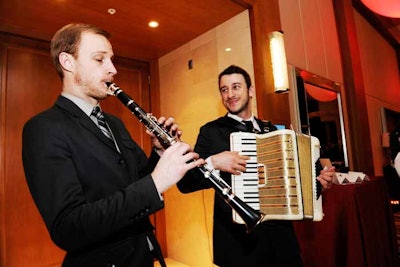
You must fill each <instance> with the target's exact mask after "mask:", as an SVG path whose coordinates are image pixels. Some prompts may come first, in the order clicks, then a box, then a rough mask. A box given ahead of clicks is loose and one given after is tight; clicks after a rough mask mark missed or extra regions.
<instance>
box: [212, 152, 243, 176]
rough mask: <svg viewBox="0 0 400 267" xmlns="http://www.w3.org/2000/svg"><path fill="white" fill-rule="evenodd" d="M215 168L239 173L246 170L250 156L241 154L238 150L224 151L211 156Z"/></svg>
mask: <svg viewBox="0 0 400 267" xmlns="http://www.w3.org/2000/svg"><path fill="white" fill-rule="evenodd" d="M210 158H211V163H212V165H213V167H214V169H217V170H220V171H224V172H229V173H231V174H235V175H239V174H241V173H242V172H244V171H246V162H247V161H248V160H249V159H250V157H249V156H244V155H240V154H239V152H237V151H224V152H221V153H218V154H215V155H213V156H211V157H210Z"/></svg>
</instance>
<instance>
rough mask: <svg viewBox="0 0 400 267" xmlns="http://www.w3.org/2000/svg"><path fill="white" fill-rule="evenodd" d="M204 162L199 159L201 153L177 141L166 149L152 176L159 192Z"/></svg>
mask: <svg viewBox="0 0 400 267" xmlns="http://www.w3.org/2000/svg"><path fill="white" fill-rule="evenodd" d="M203 164H205V161H204V160H203V159H199V154H197V153H195V152H193V151H191V149H190V146H189V145H188V144H186V143H183V142H176V143H175V144H173V145H171V146H170V147H168V148H167V149H165V151H164V153H163V155H162V156H161V157H160V160H159V161H158V163H157V165H156V167H155V168H154V170H153V172H152V173H151V176H152V177H153V181H154V184H155V186H156V188H157V190H158V192H159V193H163V192H165V191H166V190H167V189H168V188H170V187H171V186H172V185H174V184H176V183H177V182H178V181H179V180H180V179H182V177H183V176H184V175H185V173H186V172H187V171H189V170H191V169H193V168H195V167H197V166H201V165H203Z"/></svg>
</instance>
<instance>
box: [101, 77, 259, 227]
mask: <svg viewBox="0 0 400 267" xmlns="http://www.w3.org/2000/svg"><path fill="white" fill-rule="evenodd" d="M107 87H108V89H109V92H108V94H110V95H113V96H116V97H117V98H118V99H119V100H120V101H121V102H122V104H124V105H125V106H126V107H128V109H129V110H130V111H131V112H132V113H133V114H134V115H135V116H136V117H137V118H138V119H139V121H140V122H141V123H143V124H144V125H145V127H146V128H147V130H149V131H150V132H152V133H153V134H154V135H155V136H156V137H157V139H158V140H159V141H160V142H161V144H162V145H163V147H165V148H168V147H169V146H171V145H173V144H174V143H176V142H178V140H177V138H176V137H173V136H171V135H170V134H169V133H168V131H167V130H166V129H165V128H164V127H163V126H162V125H160V124H159V123H158V122H157V118H156V117H154V116H153V115H152V114H151V113H147V112H145V111H144V110H143V109H142V108H141V107H140V106H139V105H138V104H137V103H135V101H134V100H133V99H132V98H131V97H129V96H128V95H127V94H126V93H125V92H124V91H122V90H121V88H119V87H118V86H117V85H116V84H115V83H107ZM195 170H198V171H200V172H201V174H202V175H203V176H204V178H206V179H208V181H210V183H211V185H212V186H213V188H214V189H215V190H216V192H217V193H218V195H219V196H221V197H222V198H223V199H224V200H225V202H226V203H227V204H228V205H229V206H230V207H231V208H232V209H234V210H235V211H236V212H237V213H238V214H239V216H240V217H241V218H242V219H243V221H244V223H245V225H246V228H247V232H250V231H251V230H253V229H254V228H255V227H256V226H257V225H258V224H259V223H260V222H261V221H262V220H263V217H264V214H262V213H260V212H258V211H256V210H254V209H253V208H252V207H250V206H249V205H247V204H246V203H244V202H243V201H242V200H241V199H240V198H239V197H237V196H236V195H235V194H234V193H233V192H232V188H231V187H230V186H229V185H228V184H227V183H226V182H225V181H224V180H223V179H222V178H221V177H219V176H218V175H216V174H215V173H214V171H213V170H210V169H209V168H208V167H207V165H206V164H205V165H203V166H199V167H197V168H196V169H195Z"/></svg>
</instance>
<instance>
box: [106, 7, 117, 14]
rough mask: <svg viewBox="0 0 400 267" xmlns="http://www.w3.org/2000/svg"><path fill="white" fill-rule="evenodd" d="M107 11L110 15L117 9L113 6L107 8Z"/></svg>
mask: <svg viewBox="0 0 400 267" xmlns="http://www.w3.org/2000/svg"><path fill="white" fill-rule="evenodd" d="M107 12H108V14H110V15H114V14H115V13H116V12H117V10H115V8H109V9H108V10H107Z"/></svg>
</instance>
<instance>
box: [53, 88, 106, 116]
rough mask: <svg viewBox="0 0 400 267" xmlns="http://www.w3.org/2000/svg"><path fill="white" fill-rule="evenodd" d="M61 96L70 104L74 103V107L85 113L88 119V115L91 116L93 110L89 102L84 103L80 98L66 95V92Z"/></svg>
mask: <svg viewBox="0 0 400 267" xmlns="http://www.w3.org/2000/svg"><path fill="white" fill-rule="evenodd" d="M61 95H62V96H63V97H65V98H68V99H69V100H71V101H72V102H74V104H75V105H77V106H78V107H79V108H80V109H81V110H82V111H83V112H85V114H86V115H88V116H89V117H90V114H92V111H93V108H94V107H93V106H92V104H90V103H89V102H86V101H85V100H83V99H82V98H79V97H77V96H75V95H72V94H70V93H67V92H61ZM97 105H99V104H97Z"/></svg>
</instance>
